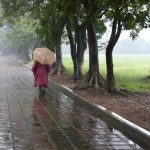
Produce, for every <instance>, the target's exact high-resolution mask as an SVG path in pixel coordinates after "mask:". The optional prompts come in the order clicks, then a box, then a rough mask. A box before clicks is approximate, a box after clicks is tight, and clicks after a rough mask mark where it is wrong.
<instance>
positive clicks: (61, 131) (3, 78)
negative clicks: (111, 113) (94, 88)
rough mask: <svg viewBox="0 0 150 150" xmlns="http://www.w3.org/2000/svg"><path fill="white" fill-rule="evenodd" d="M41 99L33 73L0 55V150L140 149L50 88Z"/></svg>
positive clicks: (11, 59) (10, 58)
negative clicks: (34, 82) (35, 86)
mask: <svg viewBox="0 0 150 150" xmlns="http://www.w3.org/2000/svg"><path fill="white" fill-rule="evenodd" d="M46 92H47V93H46V96H45V97H44V98H39V97H38V89H36V88H34V87H33V75H32V72H31V71H30V70H29V69H27V68H26V67H24V66H22V65H20V64H19V63H17V61H15V60H14V59H13V58H12V57H9V58H6V57H4V56H0V150H109V149H110V150H112V149H113V150H115V149H116V150H119V149H120V150H130V149H132V150H136V149H138V150H139V149H142V148H140V147H139V146H138V145H136V144H134V143H133V142H132V141H131V140H129V139H128V138H127V137H125V136H124V135H123V134H121V133H120V132H119V131H118V130H115V129H113V130H111V129H110V128H109V127H108V126H107V125H106V124H105V123H104V122H103V121H102V120H101V119H100V118H98V117H96V116H94V115H92V114H91V112H90V111H88V110H86V109H85V108H82V107H81V106H79V105H77V104H76V103H75V102H74V101H73V100H71V99H70V98H68V97H67V96H65V95H64V94H62V93H61V92H59V91H55V90H54V89H53V87H51V85H49V88H48V89H47V91H46Z"/></svg>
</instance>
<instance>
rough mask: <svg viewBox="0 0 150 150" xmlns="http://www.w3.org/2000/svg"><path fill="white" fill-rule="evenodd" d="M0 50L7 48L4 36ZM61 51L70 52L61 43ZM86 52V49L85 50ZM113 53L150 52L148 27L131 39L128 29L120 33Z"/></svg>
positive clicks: (67, 47)
mask: <svg viewBox="0 0 150 150" xmlns="http://www.w3.org/2000/svg"><path fill="white" fill-rule="evenodd" d="M3 29H4V28H0V33H2V32H3ZM0 37H1V38H0V51H1V52H3V51H7V50H9V47H8V43H6V42H7V40H5V38H6V37H5V36H4V35H3V36H0ZM108 38H109V35H107V36H105V37H103V38H102V39H101V40H102V41H103V42H106V41H107V39H108ZM99 52H100V53H105V48H104V49H103V50H100V51H99ZM62 53H63V54H70V46H69V43H68V45H66V44H62ZM85 53H86V54H88V50H86V51H85ZM113 54H145V55H146V54H150V29H143V30H142V31H141V32H140V33H139V36H138V37H137V38H136V39H135V40H132V38H131V37H130V32H129V31H123V32H122V33H121V35H120V38H119V41H118V42H117V44H116V46H115V48H114V51H113Z"/></svg>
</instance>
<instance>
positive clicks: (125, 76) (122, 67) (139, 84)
mask: <svg viewBox="0 0 150 150" xmlns="http://www.w3.org/2000/svg"><path fill="white" fill-rule="evenodd" d="M113 59H114V63H113V64H114V74H115V80H116V83H117V85H118V87H120V88H125V89H128V90H131V91H150V78H149V79H147V80H144V79H145V78H146V77H148V76H150V55H115V56H114V57H113ZM99 61H100V72H101V73H102V75H103V77H104V78H105V77H106V63H105V56H104V55H102V56H100V58H99ZM32 63H33V62H32V61H30V62H29V63H28V66H30V67H31V65H32ZM63 63H64V65H65V67H66V68H67V69H68V72H69V73H70V74H71V75H72V72H73V64H72V60H71V56H70V55H63ZM88 66H89V65H88V55H85V61H84V66H83V71H84V74H85V73H86V72H87V70H88Z"/></svg>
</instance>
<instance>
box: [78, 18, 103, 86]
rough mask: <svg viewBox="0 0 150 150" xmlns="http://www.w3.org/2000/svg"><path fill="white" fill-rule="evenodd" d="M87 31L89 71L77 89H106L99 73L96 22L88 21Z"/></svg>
mask: <svg viewBox="0 0 150 150" xmlns="http://www.w3.org/2000/svg"><path fill="white" fill-rule="evenodd" d="M87 31H88V45H89V71H88V73H87V74H86V75H85V76H84V77H83V79H82V80H81V81H80V82H79V83H78V84H77V86H76V89H84V88H86V87H88V86H94V87H95V88H96V89H98V88H99V87H100V88H104V86H105V80H104V79H103V77H102V76H101V75H100V72H99V60H98V47H97V39H96V30H95V22H94V21H92V20H88V22H87Z"/></svg>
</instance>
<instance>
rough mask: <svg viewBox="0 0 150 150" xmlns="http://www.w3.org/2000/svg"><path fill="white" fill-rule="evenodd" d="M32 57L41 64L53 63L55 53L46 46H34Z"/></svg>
mask: <svg viewBox="0 0 150 150" xmlns="http://www.w3.org/2000/svg"><path fill="white" fill-rule="evenodd" d="M33 59H34V60H36V61H38V62H40V63H41V64H49V65H51V64H53V63H54V62H55V61H56V59H55V53H54V52H52V51H51V50H49V49H48V48H36V49H35V50H34V51H33Z"/></svg>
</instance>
